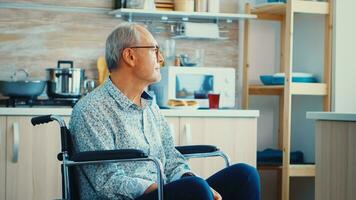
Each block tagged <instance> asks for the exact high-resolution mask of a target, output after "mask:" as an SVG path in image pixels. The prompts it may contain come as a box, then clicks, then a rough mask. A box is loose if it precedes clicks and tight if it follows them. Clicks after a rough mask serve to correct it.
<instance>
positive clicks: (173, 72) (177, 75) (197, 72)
mask: <svg viewBox="0 0 356 200" xmlns="http://www.w3.org/2000/svg"><path fill="white" fill-rule="evenodd" d="M235 76H236V75H235V69H234V68H215V67H163V68H162V69H161V77H162V78H161V81H159V82H157V83H154V84H152V85H150V87H149V89H150V90H153V91H154V93H155V95H156V101H157V104H158V106H160V107H161V108H167V107H168V105H167V102H168V100H170V99H178V100H186V101H188V100H195V101H197V102H198V103H199V108H209V100H208V94H209V93H210V92H218V93H220V100H219V108H233V107H234V106H235Z"/></svg>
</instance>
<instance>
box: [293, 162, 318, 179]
mask: <svg viewBox="0 0 356 200" xmlns="http://www.w3.org/2000/svg"><path fill="white" fill-rule="evenodd" d="M289 176H290V177H315V165H290V166H289Z"/></svg>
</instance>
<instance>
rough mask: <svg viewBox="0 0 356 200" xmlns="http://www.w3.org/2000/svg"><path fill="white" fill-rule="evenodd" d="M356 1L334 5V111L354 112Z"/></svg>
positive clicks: (345, 0) (355, 98) (350, 0)
mask: <svg viewBox="0 0 356 200" xmlns="http://www.w3.org/2000/svg"><path fill="white" fill-rule="evenodd" d="M355 8H356V1H354V0H343V1H337V3H336V7H335V24H336V25H335V29H334V34H335V41H334V42H335V43H334V47H335V48H334V57H333V59H334V63H333V65H334V66H335V67H334V74H333V77H334V79H335V84H334V88H333V93H334V95H333V97H334V99H333V100H334V101H333V110H334V111H336V112H356V103H355V102H356V90H355V85H356V78H355V77H356V73H355V69H356V62H355V56H356V54H355V47H356V37H355V36H356V28H355V19H356V14H355V12H354V9H355Z"/></svg>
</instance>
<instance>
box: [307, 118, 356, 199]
mask: <svg viewBox="0 0 356 200" xmlns="http://www.w3.org/2000/svg"><path fill="white" fill-rule="evenodd" d="M307 118H308V119H313V120H315V141H316V145H315V158H316V163H317V164H316V167H315V199H316V200H324V199H345V200H351V199H356V190H355V185H356V167H355V166H356V157H355V155H356V113H336V112H307ZM330 197H332V198H330Z"/></svg>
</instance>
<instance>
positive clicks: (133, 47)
mask: <svg viewBox="0 0 356 200" xmlns="http://www.w3.org/2000/svg"><path fill="white" fill-rule="evenodd" d="M126 48H132V49H140V48H143V49H155V51H156V52H155V53H156V59H157V60H158V56H159V55H158V54H161V55H162V52H161V51H160V48H159V46H158V45H147V46H132V47H125V49H126Z"/></svg>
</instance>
